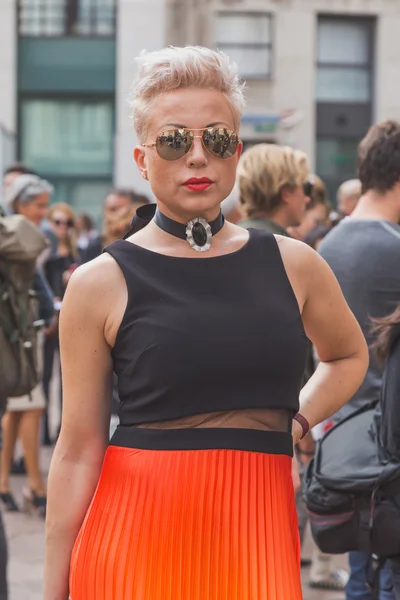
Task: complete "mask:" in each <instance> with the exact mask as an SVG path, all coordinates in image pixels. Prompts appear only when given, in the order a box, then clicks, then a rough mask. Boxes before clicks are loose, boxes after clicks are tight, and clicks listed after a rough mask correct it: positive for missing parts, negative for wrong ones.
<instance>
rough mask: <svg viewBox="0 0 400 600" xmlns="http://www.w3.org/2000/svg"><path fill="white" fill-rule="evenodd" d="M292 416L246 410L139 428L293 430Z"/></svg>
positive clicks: (270, 411) (257, 409)
mask: <svg viewBox="0 0 400 600" xmlns="http://www.w3.org/2000/svg"><path fill="white" fill-rule="evenodd" d="M291 421H292V414H291V412H290V411H288V410H281V409H276V410H274V409H267V408H246V409H243V410H228V411H219V412H208V413H204V414H200V415H193V416H190V417H181V418H179V419H169V420H167V421H155V422H154V423H144V424H142V425H139V427H142V428H147V429H191V428H197V427H203V428H206V427H223V428H228V429H229V428H231V429H260V430H263V431H284V432H290V431H291V430H292V423H291Z"/></svg>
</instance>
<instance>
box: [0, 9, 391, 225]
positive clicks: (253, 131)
mask: <svg viewBox="0 0 400 600" xmlns="http://www.w3.org/2000/svg"><path fill="white" fill-rule="evenodd" d="M399 31H400V2H399V0H1V1H0V89H1V95H0V131H1V140H0V167H1V168H2V169H3V170H4V168H6V167H7V165H8V164H9V163H11V162H12V161H13V160H16V159H18V160H21V161H23V162H24V163H26V164H28V165H29V166H30V167H31V168H33V169H35V170H36V171H37V172H38V173H40V175H41V176H42V177H45V178H46V179H48V180H49V181H51V182H52V183H53V184H54V185H55V193H54V194H53V198H52V200H53V201H64V202H67V203H69V204H71V205H72V206H73V207H74V209H75V210H76V211H80V210H85V212H88V213H90V214H91V215H92V216H93V217H94V218H95V219H96V220H97V221H98V220H99V218H100V215H101V203H102V200H103V198H104V197H105V195H106V193H107V190H108V189H109V188H110V187H111V185H117V186H129V187H133V188H134V189H135V190H137V191H138V192H142V193H146V194H149V189H148V184H147V183H146V182H145V181H144V180H143V179H142V178H141V177H140V176H139V174H138V173H137V171H136V167H135V166H134V164H133V160H132V149H133V147H134V144H135V136H134V132H133V129H132V127H131V123H130V120H129V106H128V103H127V97H128V94H129V87H130V84H131V81H132V78H133V76H134V72H135V64H134V57H135V56H136V55H138V54H139V53H140V52H141V51H142V50H143V49H146V50H154V49H157V48H160V47H162V46H164V45H166V44H174V45H185V44H201V45H206V46H210V47H218V48H220V49H221V50H224V51H225V52H226V53H227V54H229V55H230V57H231V58H232V59H234V60H235V61H236V62H237V64H238V66H239V69H240V73H241V75H242V76H243V78H244V79H245V80H246V82H247V99H248V103H247V108H246V111H245V114H244V118H243V125H242V130H241V136H242V138H243V140H244V143H245V146H246V147H248V146H250V145H252V144H254V143H257V142H260V141H267V142H276V143H288V144H290V145H292V146H295V147H298V148H301V149H302V150H304V151H305V152H307V154H308V155H309V157H310V159H311V163H312V166H313V170H314V171H315V172H316V173H318V175H320V176H321V177H322V178H323V179H324V181H325V182H326V184H327V186H328V189H329V191H330V197H331V199H332V200H334V197H335V192H336V189H337V187H338V185H339V184H340V183H341V182H342V181H343V180H345V179H349V178H351V177H354V176H356V147H357V144H358V142H359V140H360V139H361V138H362V137H363V135H364V134H365V132H366V130H367V129H368V127H369V125H370V124H371V123H372V122H374V121H376V120H381V119H384V118H395V119H399V118H400V102H399V95H400V78H399V77H397V75H398V65H399V62H400V52H399V50H400V41H399V33H398V32H399Z"/></svg>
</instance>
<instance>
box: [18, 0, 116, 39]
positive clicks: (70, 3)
mask: <svg viewBox="0 0 400 600" xmlns="http://www.w3.org/2000/svg"><path fill="white" fill-rule="evenodd" d="M23 1H24V0H18V1H17V16H16V25H17V33H18V37H22V38H30V39H37V38H46V39H62V38H71V37H72V38H80V39H96V40H98V39H104V40H107V39H115V37H116V29H117V16H118V15H117V10H118V0H112V2H113V7H112V10H113V16H112V21H111V24H112V33H109V34H101V33H96V32H94V31H93V30H92V31H91V32H90V33H88V34H82V33H79V32H76V31H74V26H75V25H76V24H77V23H79V21H78V8H79V7H78V1H79V0H65V2H66V4H65V7H64V8H63V9H61V10H62V11H63V31H62V33H59V34H56V33H54V34H47V33H46V32H44V31H41V32H40V33H38V34H26V33H21V12H22V10H23V6H22V4H23ZM38 2H39V7H38V10H39V12H40V13H42V14H40V16H39V23H40V25H42V22H46V21H45V17H43V13H44V14H45V11H46V9H47V8H48V2H46V0H38ZM96 22H97V21H96V20H95V21H94V22H93V21H91V22H90V24H91V26H92V27H93V25H94V24H95V23H96Z"/></svg>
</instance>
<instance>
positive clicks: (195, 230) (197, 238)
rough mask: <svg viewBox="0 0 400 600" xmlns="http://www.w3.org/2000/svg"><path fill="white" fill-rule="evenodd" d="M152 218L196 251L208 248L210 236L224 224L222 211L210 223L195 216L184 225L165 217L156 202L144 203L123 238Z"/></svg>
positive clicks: (144, 225)
mask: <svg viewBox="0 0 400 600" xmlns="http://www.w3.org/2000/svg"><path fill="white" fill-rule="evenodd" d="M153 219H154V222H155V224H156V225H157V226H158V227H159V228H160V229H162V230H163V231H165V232H166V233H169V234H170V235H173V236H175V237H178V238H180V239H181V240H186V241H187V242H188V244H189V246H190V247H191V248H193V250H196V252H206V251H207V250H209V249H210V247H211V242H212V237H213V236H214V235H216V234H217V233H218V232H219V231H221V229H222V228H223V226H224V224H225V218H224V215H223V214H222V212H220V213H219V215H218V217H217V218H216V219H214V221H211V223H208V221H206V219H204V217H195V218H194V219H191V220H190V221H189V222H188V223H187V224H186V225H185V224H184V223H178V221H173V220H172V219H170V218H169V217H166V216H165V215H164V214H163V213H162V212H160V211H159V210H158V208H157V204H145V205H144V206H141V207H140V208H138V209H137V211H136V214H135V216H134V217H133V220H132V225H131V229H130V230H129V231H128V233H127V234H126V235H125V236H124V239H127V238H128V237H130V236H131V235H133V234H134V233H136V232H137V231H140V229H143V228H144V227H146V225H148V224H149V223H150V221H152V220H153Z"/></svg>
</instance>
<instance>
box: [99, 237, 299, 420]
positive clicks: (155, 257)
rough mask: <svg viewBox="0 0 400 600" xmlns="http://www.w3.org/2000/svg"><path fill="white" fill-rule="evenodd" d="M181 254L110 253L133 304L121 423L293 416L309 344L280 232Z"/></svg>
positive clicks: (118, 363) (121, 341)
mask: <svg viewBox="0 0 400 600" xmlns="http://www.w3.org/2000/svg"><path fill="white" fill-rule="evenodd" d="M249 235H250V237H249V240H248V242H247V243H246V245H245V246H243V247H242V248H241V249H239V250H237V251H236V252H233V253H231V254H226V255H223V256H216V257H211V258H197V259H196V258H193V259H191V258H179V257H172V256H166V255H164V254H159V253H156V252H153V251H151V250H146V249H145V248H142V247H140V246H137V245H135V244H132V243H131V242H128V241H124V240H120V241H117V242H114V243H113V244H111V245H110V246H108V247H107V248H106V249H105V251H106V252H108V253H109V254H111V256H113V257H114V259H115V260H116V261H117V263H118V265H119V266H120V268H121V271H122V273H123V275H124V277H125V280H126V285H127V289H128V303H127V307H126V312H125V314H124V317H123V320H122V323H121V326H120V328H119V331H118V334H117V338H116V342H115V346H114V348H113V350H112V357H113V361H114V370H115V373H116V374H117V376H118V385H119V397H120V401H121V403H120V408H119V416H120V422H121V425H140V424H143V423H151V422H155V421H163V420H168V419H176V418H179V417H186V416H192V415H197V414H202V413H207V412H214V411H228V410H235V409H246V408H268V409H288V410H290V411H293V412H297V410H298V407H299V399H298V398H299V391H300V386H301V381H302V375H303V373H304V368H305V364H306V357H307V350H308V341H307V337H306V335H305V332H304V328H303V323H302V320H301V315H300V311H299V308H298V304H297V300H296V297H295V295H294V292H293V289H292V287H291V285H290V282H289V280H288V277H287V275H286V271H285V268H284V265H283V262H282V258H281V254H280V251H279V248H278V244H277V242H276V239H275V237H274V236H273V235H272V234H270V233H268V232H266V231H263V230H255V229H253V230H249Z"/></svg>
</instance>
